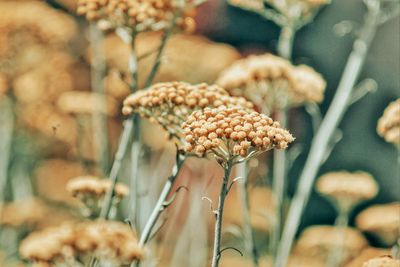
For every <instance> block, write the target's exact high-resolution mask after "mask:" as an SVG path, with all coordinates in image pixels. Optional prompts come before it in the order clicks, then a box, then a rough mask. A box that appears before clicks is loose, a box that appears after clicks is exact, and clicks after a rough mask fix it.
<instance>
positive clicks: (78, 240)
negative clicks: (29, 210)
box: [20, 221, 143, 266]
mask: <svg viewBox="0 0 400 267" xmlns="http://www.w3.org/2000/svg"><path fill="white" fill-rule="evenodd" d="M137 241H138V240H137V237H136V235H135V234H134V233H133V232H132V229H131V228H130V227H129V226H127V225H125V224H123V223H121V222H116V221H89V222H82V223H78V224H76V225H74V224H63V225H60V226H58V227H51V228H47V229H44V230H42V231H39V232H34V233H32V234H30V235H29V236H28V237H27V238H26V239H24V240H23V241H22V243H21V245H20V253H21V256H22V257H23V258H25V259H28V260H31V261H33V262H37V263H44V264H46V263H47V264H56V263H60V264H67V263H68V264H70V265H71V264H72V265H71V266H75V265H73V264H74V263H77V262H78V260H79V261H82V260H84V259H87V258H88V256H95V257H97V258H98V259H100V260H104V261H106V262H110V263H113V264H114V265H113V266H121V265H123V264H129V263H130V262H132V261H133V260H136V259H141V258H142V257H143V250H142V249H141V248H140V247H139V246H138V243H137Z"/></svg>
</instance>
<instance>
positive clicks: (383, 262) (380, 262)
mask: <svg viewBox="0 0 400 267" xmlns="http://www.w3.org/2000/svg"><path fill="white" fill-rule="evenodd" d="M399 266H400V260H396V259H393V258H392V257H391V256H383V257H377V258H373V259H371V260H368V261H366V262H364V264H363V267H399Z"/></svg>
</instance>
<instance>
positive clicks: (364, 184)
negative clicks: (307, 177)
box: [316, 171, 379, 212]
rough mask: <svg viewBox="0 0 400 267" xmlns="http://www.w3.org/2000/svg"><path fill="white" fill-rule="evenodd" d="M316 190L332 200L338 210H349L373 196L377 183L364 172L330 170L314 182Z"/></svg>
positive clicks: (375, 193) (375, 192)
mask: <svg viewBox="0 0 400 267" xmlns="http://www.w3.org/2000/svg"><path fill="white" fill-rule="evenodd" d="M316 189H317V191H318V192H319V193H320V194H322V195H324V196H325V197H327V198H328V199H329V200H332V201H333V203H334V204H335V205H336V206H337V208H338V209H339V210H340V211H347V212H349V211H350V209H352V208H354V206H355V205H357V204H359V203H360V202H362V201H366V200H369V199H371V198H373V197H375V196H376V195H377V193H378V189H379V187H378V184H377V182H376V181H375V179H374V178H373V177H372V176H371V175H370V174H368V173H366V172H361V171H359V172H354V173H350V172H346V171H340V172H330V173H327V174H324V175H322V176H321V177H320V178H319V179H318V181H317V184H316Z"/></svg>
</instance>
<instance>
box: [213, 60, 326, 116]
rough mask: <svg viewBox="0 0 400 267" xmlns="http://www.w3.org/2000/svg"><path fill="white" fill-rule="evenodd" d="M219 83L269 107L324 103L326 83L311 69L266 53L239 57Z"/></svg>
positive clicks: (219, 79) (235, 92) (237, 93)
mask: <svg viewBox="0 0 400 267" xmlns="http://www.w3.org/2000/svg"><path fill="white" fill-rule="evenodd" d="M217 84H218V85H220V86H222V87H224V88H226V89H227V90H229V91H230V92H231V93H232V94H233V95H243V96H245V97H246V98H248V99H251V100H252V101H253V102H254V103H256V104H258V105H260V106H262V107H266V108H268V109H270V110H274V109H275V108H282V107H286V106H296V105H300V104H302V103H304V102H321V101H322V100H323V93H324V91H325V87H326V82H325V80H324V79H323V78H322V77H321V75H320V74H318V73H317V72H315V71H314V70H313V69H312V68H310V67H307V66H304V65H300V66H293V65H292V64H291V63H290V62H289V61H287V60H285V59H283V58H280V57H277V56H274V55H271V54H264V55H258V56H254V55H253V56H249V57H248V58H245V59H240V60H238V61H237V62H236V63H234V64H233V65H232V66H231V67H229V68H227V69H226V70H225V71H224V72H222V74H221V75H220V77H219V78H218V80H217Z"/></svg>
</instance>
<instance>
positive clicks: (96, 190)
mask: <svg viewBox="0 0 400 267" xmlns="http://www.w3.org/2000/svg"><path fill="white" fill-rule="evenodd" d="M111 184H112V183H111V181H110V180H109V179H99V178H97V177H94V176H79V177H76V178H73V179H71V180H69V181H68V183H67V185H66V189H67V191H68V192H69V193H70V194H71V195H72V196H74V197H77V198H79V199H80V200H81V201H82V202H83V203H84V204H85V206H86V207H87V208H89V214H96V213H98V212H99V211H100V209H101V207H102V203H103V199H104V196H105V195H106V193H107V192H108V191H109V190H110V188H111ZM128 194H129V188H128V187H127V186H126V185H124V184H121V183H117V184H116V185H115V201H116V202H118V201H120V200H121V199H122V198H124V197H125V196H127V195H128Z"/></svg>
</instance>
